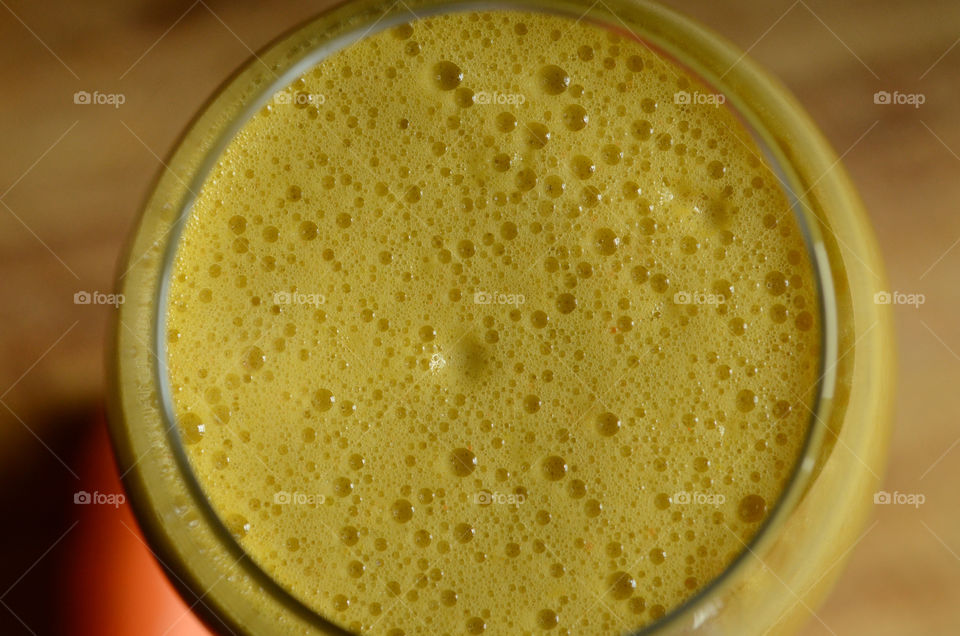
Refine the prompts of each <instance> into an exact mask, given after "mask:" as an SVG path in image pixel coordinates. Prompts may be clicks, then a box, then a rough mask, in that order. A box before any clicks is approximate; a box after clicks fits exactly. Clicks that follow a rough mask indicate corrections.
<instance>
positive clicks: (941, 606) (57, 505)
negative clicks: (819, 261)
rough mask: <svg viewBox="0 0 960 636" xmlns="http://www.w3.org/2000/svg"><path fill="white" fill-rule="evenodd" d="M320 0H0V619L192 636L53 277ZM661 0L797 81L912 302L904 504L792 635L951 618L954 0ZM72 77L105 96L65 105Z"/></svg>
mask: <svg viewBox="0 0 960 636" xmlns="http://www.w3.org/2000/svg"><path fill="white" fill-rule="evenodd" d="M328 4H330V3H329V0H313V1H299V0H278V1H276V2H269V3H267V2H254V1H253V0H234V1H232V2H226V1H225V0H166V1H159V0H89V1H88V2H83V3H78V2H66V1H65V0H46V1H45V2H43V3H38V2H31V1H29V0H0V86H3V87H4V90H2V91H0V140H2V141H0V143H2V148H3V152H2V153H0V299H2V302H0V512H2V515H3V517H4V519H5V521H4V522H3V523H2V524H0V634H11V635H12V634H119V635H121V636H122V635H125V634H142V635H147V636H152V635H157V636H161V635H165V634H202V633H206V632H205V631H204V628H202V627H201V626H200V625H199V623H198V622H197V621H196V619H195V618H193V615H192V614H191V613H190V612H189V606H190V605H196V604H197V603H202V602H203V601H202V599H196V598H191V599H187V602H186V603H185V602H184V601H183V600H181V599H179V598H178V597H176V596H175V595H174V594H173V593H172V591H171V587H170V586H169V584H168V583H167V582H166V580H165V579H164V578H163V576H162V575H161V573H160V568H159V566H158V565H156V563H155V561H154V560H153V558H152V556H151V554H150V552H149V549H148V548H147V547H146V545H145V544H144V543H142V541H141V538H140V535H139V533H138V530H137V527H136V523H135V521H134V520H133V518H132V516H131V514H130V511H129V509H128V506H127V505H126V504H125V503H124V502H123V498H122V490H121V487H120V485H119V482H118V479H117V474H116V469H115V467H114V464H113V459H112V456H111V454H110V450H109V445H108V442H107V438H106V433H105V424H104V415H103V409H104V402H105V400H106V397H105V395H106V391H107V387H106V382H105V377H104V358H105V353H104V346H105V342H106V339H107V334H108V329H109V324H110V318H111V312H112V308H111V307H109V306H104V305H98V304H76V303H75V295H76V294H81V295H82V294H83V293H86V294H91V295H93V294H96V293H98V292H99V293H109V292H110V291H111V290H112V286H113V277H114V272H115V265H116V261H117V258H118V255H119V252H120V249H121V246H122V244H123V242H124V240H125V238H126V236H127V235H128V233H129V232H130V231H131V230H132V228H133V227H134V224H135V222H136V220H137V216H138V210H139V208H140V205H141V204H142V202H143V200H144V197H145V196H146V195H147V193H148V191H149V188H150V186H151V184H152V181H153V179H154V178H155V176H156V175H157V173H158V171H159V170H161V169H162V160H163V158H164V157H166V156H167V155H168V154H169V153H170V152H171V150H172V148H173V145H174V143H175V141H176V140H177V137H178V135H179V134H180V132H181V131H182V129H183V128H184V126H185V125H186V124H187V123H188V122H189V121H190V119H191V118H192V117H193V115H194V114H195V113H196V111H197V110H198V109H199V108H200V106H201V105H202V104H203V102H204V101H205V100H206V99H207V97H208V96H209V95H210V94H211V93H212V92H213V91H214V90H215V89H216V88H217V86H218V85H219V84H220V83H221V81H223V79H224V78H226V77H227V76H228V75H229V74H230V73H231V72H232V71H233V70H235V69H236V68H237V67H238V66H240V65H241V64H242V63H243V62H244V61H245V60H246V59H247V58H248V57H250V56H251V54H252V52H253V51H255V50H257V49H259V48H261V47H262V46H264V45H265V44H266V43H268V42H269V41H270V40H272V39H273V38H274V37H276V36H277V35H278V34H279V33H281V32H283V31H285V30H287V29H289V28H291V27H292V26H294V25H296V24H298V23H299V22H301V21H303V20H305V19H306V18H308V17H310V16H311V15H313V14H315V13H317V12H318V11H320V10H321V9H323V8H324V7H325V6H327V5H328ZM666 4H668V5H671V6H673V7H674V8H676V9H678V10H680V11H682V12H684V13H687V14H689V15H691V16H693V17H694V18H696V19H698V20H700V21H701V22H703V23H705V24H706V25H708V26H710V27H711V28H713V29H714V30H716V31H718V32H720V33H721V34H723V35H725V36H726V37H727V38H729V39H730V40H732V41H733V42H734V43H735V44H737V45H738V46H739V47H740V48H741V49H743V50H746V51H748V52H749V53H750V55H751V56H753V57H754V58H755V59H757V60H758V61H759V62H760V63H761V64H763V65H764V66H765V67H766V68H768V69H769V70H771V71H772V72H773V73H774V74H776V75H777V76H779V78H780V79H781V80H782V81H783V82H784V83H785V84H786V85H787V86H788V87H789V88H790V89H791V90H792V91H793V92H794V93H795V94H796V96H797V97H798V98H799V100H800V101H801V102H802V103H803V104H804V106H805V107H806V108H807V110H808V111H809V112H810V114H811V115H812V117H813V119H814V120H815V121H816V122H817V123H818V124H819V125H820V127H821V129H822V130H823V131H824V132H825V134H826V136H827V137H828V138H829V139H830V141H831V142H832V144H833V145H834V147H835V148H836V150H837V153H838V154H840V155H842V157H843V160H844V162H845V164H846V166H847V168H848V170H849V171H850V173H851V174H852V176H853V179H854V181H855V182H856V184H857V186H858V187H859V189H860V192H861V193H862V195H863V198H864V200H865V202H866V205H867V208H868V210H869V212H870V215H871V217H872V221H873V224H874V227H875V229H876V232H877V235H878V238H879V242H880V246H881V248H882V250H883V253H884V257H885V259H886V263H887V267H888V272H889V276H890V279H891V291H897V292H901V293H904V294H922V295H923V299H924V301H925V302H924V303H923V304H920V305H918V306H913V305H897V306H896V307H895V313H896V321H897V330H898V349H899V364H900V370H899V386H898V389H897V407H896V412H895V422H894V423H895V429H894V434H893V440H892V450H891V456H890V464H889V469H888V471H887V474H886V480H885V481H886V483H885V486H884V488H885V489H886V490H888V491H890V492H893V491H897V492H900V493H916V494H922V495H923V497H924V503H923V504H922V505H920V506H903V505H878V506H876V507H875V511H874V518H873V519H872V520H871V521H870V522H869V525H868V526H867V528H866V529H865V531H864V533H863V535H861V537H860V540H859V541H858V543H857V545H856V546H855V547H854V546H851V547H852V551H851V553H850V559H849V563H848V567H847V568H846V569H845V571H844V574H843V575H842V576H841V578H840V580H839V583H838V585H837V587H836V590H835V592H834V593H833V595H832V596H831V597H830V599H829V600H828V601H827V603H826V604H825V605H824V606H823V607H822V608H816V617H817V618H814V617H812V616H811V620H810V621H809V623H808V626H807V628H806V630H805V632H804V634H806V635H808V636H812V635H815V634H817V635H818V634H833V635H834V636H837V635H845V634H867V633H869V634H872V635H873V636H882V635H886V634H891V635H893V634H896V635H897V636H899V635H901V634H958V633H960V607H958V604H957V599H958V598H960V505H958V498H957V494H956V486H955V484H956V483H958V482H960V448H958V446H960V421H958V415H960V329H958V328H957V324H958V323H957V315H958V312H960V286H958V285H957V284H956V279H957V278H958V276H957V275H958V273H960V208H958V201H960V118H958V117H957V116H956V113H957V106H958V103H960V3H958V2H956V1H955V0H909V1H908V0H870V1H868V0H847V1H846V2H842V3H838V2H833V1H831V0H767V1H766V2H762V3H759V2H755V1H754V0H724V1H722V2H718V1H717V0H682V1H681V0H667V1H666ZM78 91H87V92H90V93H93V92H94V91H99V92H100V93H103V94H115V95H120V96H122V100H115V101H123V103H122V104H100V105H97V104H76V103H74V94H75V93H76V92H78ZM878 91H886V92H889V93H891V94H894V93H895V92H899V94H900V95H906V96H914V97H913V99H912V102H913V103H906V104H883V103H880V104H878V103H875V102H876V100H875V94H876V93H877V92H878ZM880 101H882V100H880ZM892 101H896V99H895V98H894V99H893V100H892ZM921 101H922V104H921V103H918V102H921ZM80 299H81V300H82V296H81V297H80ZM85 493H86V495H85ZM87 495H89V498H90V499H92V500H93V503H95V504H97V505H92V504H90V505H83V502H84V501H85V500H86V499H87ZM75 501H76V502H79V503H75ZM838 512H841V511H838Z"/></svg>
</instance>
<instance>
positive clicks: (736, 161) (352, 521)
mask: <svg viewBox="0 0 960 636" xmlns="http://www.w3.org/2000/svg"><path fill="white" fill-rule="evenodd" d="M722 101H723V100H722V97H721V96H718V95H713V94H711V93H709V91H708V89H707V88H706V87H705V86H703V85H702V84H701V83H699V82H698V80H697V79H696V78H694V77H693V76H691V75H690V74H688V73H687V72H686V71H685V70H684V69H683V68H682V67H680V66H679V65H677V64H676V63H674V62H673V61H671V60H669V59H666V58H664V57H662V56H661V55H659V54H658V53H657V52H655V51H653V50H651V49H649V48H648V47H647V46H645V45H644V44H643V43H641V42H638V41H635V40H633V39H630V38H627V37H622V36H620V35H617V34H614V33H611V32H609V31H606V30H603V29H600V28H598V27H595V26H593V25H591V24H588V23H586V22H584V21H582V22H575V21H573V20H571V19H568V18H562V17H555V16H549V15H541V14H531V13H521V12H494V11H491V12H471V13H458V14H450V15H443V16H438V17H432V18H428V19H424V20H418V21H415V22H413V23H410V24H406V25H403V26H400V27H395V28H392V29H389V30H386V31H382V32H378V33H375V34H371V35H369V36H368V37H366V38H364V39H362V40H360V41H358V42H356V43H354V44H352V45H350V46H349V47H347V48H346V49H344V50H342V51H340V52H338V53H335V54H334V55H332V56H331V57H330V58H328V59H327V60H326V61H324V62H323V63H321V64H320V65H318V66H316V67H315V68H313V69H312V70H310V71H309V72H307V73H305V74H304V75H303V76H302V77H301V78H300V79H299V80H298V81H297V82H295V83H294V84H293V85H292V86H290V87H289V88H288V89H286V90H284V91H282V92H281V93H278V94H277V95H275V96H274V98H273V99H272V100H271V102H270V104H269V105H268V106H267V107H266V108H264V109H263V110H262V111H261V112H259V113H258V114H257V115H256V116H254V117H253V118H252V119H251V120H250V121H249V122H248V123H247V124H246V125H245V126H244V127H243V128H242V130H241V131H240V132H239V134H238V135H237V136H236V138H235V139H234V140H233V142H232V143H231V144H230V146H229V147H228V148H227V150H226V152H225V153H224V155H223V156H222V157H221V159H220V161H219V163H218V164H217V165H216V167H215V169H214V171H213V173H212V174H211V175H210V176H209V178H208V179H207V182H206V184H205V185H204V187H203V189H202V191H201V192H199V197H198V199H197V201H196V203H195V205H194V208H193V211H192V214H191V216H190V218H189V220H188V222H187V224H186V228H185V230H184V233H183V236H182V237H181V239H180V243H179V247H178V251H177V255H176V261H175V266H174V271H173V277H172V281H173V282H172V284H171V289H170V296H169V299H170V300H169V305H168V307H166V309H165V311H166V318H167V323H166V324H167V333H166V338H167V345H168V350H167V360H166V362H167V364H168V369H169V381H170V385H171V388H172V395H173V400H174V406H175V411H176V415H177V420H178V425H179V428H180V434H181V437H182V439H183V440H184V442H185V444H186V449H187V453H188V456H189V458H190V460H191V464H192V466H193V468H194V471H195V473H196V475H197V477H198V479H199V481H200V483H201V485H202V486H203V487H204V490H205V492H206V494H207V497H208V498H209V500H210V503H211V505H212V506H213V508H214V510H215V511H216V512H217V513H218V515H219V516H220V518H221V519H222V520H223V521H224V523H225V525H226V526H227V528H229V530H230V531H231V532H232V533H233V534H234V536H235V537H236V538H237V540H238V541H239V542H240V544H241V545H242V547H243V549H244V550H245V551H246V553H247V554H248V555H250V557H251V558H252V559H253V560H254V561H256V562H257V564H258V565H259V566H260V567H261V568H263V570H264V571H265V572H266V573H268V574H269V575H270V576H271V577H272V578H274V579H275V580H276V581H277V582H278V583H280V585H282V586H283V587H284V588H285V589H287V590H289V591H290V593H291V594H293V595H294V596H296V597H297V598H299V599H300V600H301V601H302V602H303V603H304V604H305V605H306V606H307V607H309V608H311V609H313V610H315V611H316V612H318V613H320V614H322V615H324V616H326V617H328V618H329V619H330V620H332V621H334V622H336V623H338V624H340V625H342V626H344V627H345V628H347V629H349V630H351V631H354V632H358V633H374V634H390V635H392V636H395V635H399V634H464V633H467V634H479V633H489V634H536V633H563V634H577V635H581V634H613V633H628V632H630V631H631V630H635V629H638V628H640V627H643V626H645V625H648V624H650V623H652V622H654V621H656V620H657V619H658V618H660V617H662V616H664V615H665V614H666V613H668V612H670V611H671V610H672V609H674V608H676V607H677V606H678V605H680V604H681V603H683V602H684V601H685V600H687V599H689V598H690V597H692V596H693V595H694V594H696V593H697V592H698V591H699V590H701V589H702V588H703V587H704V586H706V585H707V584H709V583H710V582H711V580H713V579H714V578H715V577H717V576H718V575H720V574H721V573H722V572H723V571H724V570H725V568H727V567H728V566H729V565H730V563H731V562H732V561H733V560H734V559H735V558H736V556H737V555H738V554H740V553H741V552H742V551H743V550H744V549H745V546H746V545H747V544H748V543H749V542H750V540H751V539H752V538H753V536H754V535H755V534H756V532H757V531H758V529H759V528H760V527H761V525H762V523H763V521H764V520H765V519H766V518H767V516H768V514H769V513H770V511H771V509H772V508H773V506H774V505H775V504H776V502H777V500H778V496H779V494H780V492H781V491H782V489H783V488H784V486H785V484H786V483H787V481H788V480H789V479H790V477H791V475H792V472H793V470H794V467H795V464H796V460H797V458H798V457H799V455H800V453H801V451H802V448H803V445H804V442H805V439H806V435H807V431H808V423H809V420H810V417H811V411H810V408H812V406H811V405H812V403H813V400H814V398H815V395H814V391H815V387H816V384H817V380H818V375H819V369H820V358H821V351H820V346H821V345H820V338H821V335H820V331H821V326H820V324H819V307H818V304H817V303H818V300H817V289H816V285H815V277H814V273H813V269H812V267H811V264H810V262H809V259H808V256H807V251H806V246H805V242H804V237H803V234H802V233H801V231H800V228H799V226H798V225H797V222H796V221H795V219H794V216H793V213H792V211H791V206H790V202H789V201H788V199H787V197H786V196H785V194H784V193H783V191H782V188H781V186H780V184H779V182H778V181H777V178H776V177H775V176H774V175H773V174H771V173H770V171H769V170H768V169H767V168H766V166H765V164H764V162H763V160H762V159H761V154H760V151H759V149H758V148H757V146H756V145H755V143H754V141H753V140H752V138H751V136H750V135H749V133H748V132H747V130H746V129H745V128H744V127H743V125H742V124H741V123H740V121H739V120H738V119H737V118H736V117H735V116H734V115H733V114H732V113H731V111H730V110H729V109H728V108H726V107H725V106H724V105H723V104H722Z"/></svg>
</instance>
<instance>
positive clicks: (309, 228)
mask: <svg viewBox="0 0 960 636" xmlns="http://www.w3.org/2000/svg"><path fill="white" fill-rule="evenodd" d="M317 234H319V229H318V228H317V224H316V223H313V222H312V221H304V222H303V223H301V224H300V238H302V239H303V240H304V241H312V240H314V239H315V238H317Z"/></svg>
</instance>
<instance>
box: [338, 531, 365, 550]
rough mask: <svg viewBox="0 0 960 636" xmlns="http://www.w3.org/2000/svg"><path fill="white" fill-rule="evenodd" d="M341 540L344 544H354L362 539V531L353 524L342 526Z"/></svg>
mask: <svg viewBox="0 0 960 636" xmlns="http://www.w3.org/2000/svg"><path fill="white" fill-rule="evenodd" d="M339 536H340V541H342V542H343V544H344V545H348V546H354V545H356V544H357V541H359V540H360V533H359V532H358V531H357V529H356V528H355V527H353V526H344V527H342V528H340V532H339Z"/></svg>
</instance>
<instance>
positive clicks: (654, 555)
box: [648, 548, 667, 565]
mask: <svg viewBox="0 0 960 636" xmlns="http://www.w3.org/2000/svg"><path fill="white" fill-rule="evenodd" d="M648 556H649V557H650V562H651V563H653V564H654V565H660V564H661V563H663V562H664V561H665V560H666V559H667V553H666V551H664V549H663V548H653V549H652V550H650V552H649V553H648Z"/></svg>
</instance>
